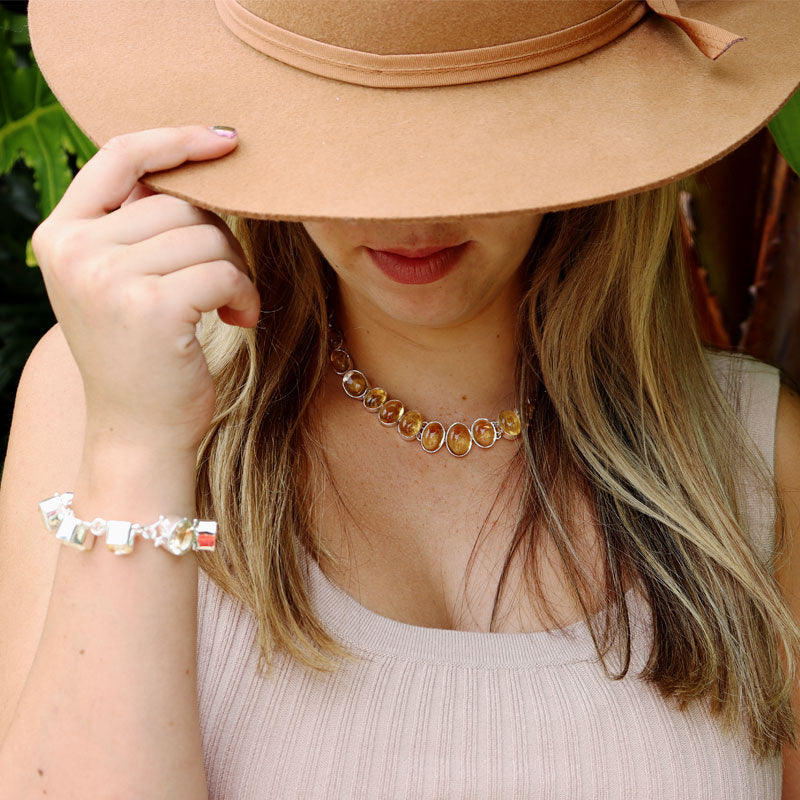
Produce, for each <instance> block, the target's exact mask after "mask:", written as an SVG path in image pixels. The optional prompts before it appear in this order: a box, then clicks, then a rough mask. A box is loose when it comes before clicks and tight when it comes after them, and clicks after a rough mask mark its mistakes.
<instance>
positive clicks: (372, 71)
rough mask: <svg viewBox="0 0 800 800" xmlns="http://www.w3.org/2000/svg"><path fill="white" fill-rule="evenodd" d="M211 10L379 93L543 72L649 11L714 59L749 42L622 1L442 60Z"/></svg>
mask: <svg viewBox="0 0 800 800" xmlns="http://www.w3.org/2000/svg"><path fill="white" fill-rule="evenodd" d="M214 2H215V3H216V7H217V12H218V13H219V16H220V18H221V19H222V22H223V23H224V24H225V25H226V27H227V28H228V29H229V30H230V31H231V32H232V33H233V34H235V35H236V36H237V37H238V38H239V39H241V40H242V41H243V42H245V43H247V44H248V45H250V46H251V47H253V48H255V49H256V50H258V51H259V52H261V53H264V55H267V56H270V57H271V58H274V59H276V60H278V61H282V62H283V63H285V64H289V65H290V66H292V67H297V68H298V69H302V70H305V71H307V72H313V73H314V74H315V75H320V76H322V77H325V78H333V79H335V80H338V81H344V82H345V83H355V84H359V85H361V86H375V87H379V88H380V87H386V88H411V87H426V86H451V85H454V84H463V83H478V82H481V81H489V80H495V79H496V78H507V77H511V76H513V75H522V74H525V73H528V72H534V71H536V70H540V69H546V68H547V67H552V66H555V65H556V64H562V63H564V62H565V61H570V60H572V59H574V58H578V57H580V56H583V55H586V54H587V53H591V52H592V51H593V50H596V49H597V48H599V47H602V46H603V45H605V44H608V43H609V42H611V41H613V40H614V39H616V38H618V37H619V36H621V35H622V34H623V33H625V32H626V31H627V30H629V29H630V28H632V27H633V26H634V25H635V24H636V23H637V22H638V21H639V20H640V19H641V18H642V17H643V16H644V15H645V14H646V13H647V12H648V10H652V11H653V12H655V13H656V14H658V15H659V16H661V17H663V18H665V19H668V20H670V21H672V22H674V23H675V24H676V25H678V26H679V27H680V28H681V29H682V30H683V31H684V32H685V33H686V34H687V35H688V36H689V38H690V39H691V40H692V42H694V44H695V45H696V46H697V47H698V49H699V50H700V51H701V52H702V53H703V54H704V55H705V56H707V57H708V58H711V59H715V58H717V57H719V56H720V55H721V54H722V53H724V52H725V51H726V50H727V49H728V48H729V47H730V46H731V45H732V44H735V43H736V42H738V41H742V40H743V39H744V38H745V37H744V36H738V35H737V34H734V33H730V32H728V31H726V30H723V29H722V28H720V27H718V26H716V25H711V24H710V23H707V22H703V21H701V20H696V19H690V18H688V17H684V16H683V15H682V14H681V12H680V9H679V8H678V5H677V2H676V0H619V2H618V3H616V5H614V6H612V7H611V8H609V9H608V10H606V11H604V12H602V13H601V14H598V15H597V16H594V17H592V18H591V19H588V20H586V21H585V22H580V23H578V24H577V25H571V26H570V27H568V28H564V29H562V30H559V31H555V32H553V33H547V34H544V35H541V36H534V37H532V38H530V39H522V40H521V41H518V42H508V43H504V44H498V45H492V46H490V47H478V48H472V49H466V50H450V51H444V52H439V53H401V54H382V53H370V52H366V51H364V50H353V49H350V48H347V47H339V46H338V45H334V44H330V43H329V42H323V41H320V40H318V39H311V38H309V37H307V36H302V35H301V34H298V33H295V32H293V31H290V30H288V29H286V28H282V27H281V26H279V25H275V24H274V23H272V22H269V21H268V20H266V19H263V18H262V17H259V16H258V15H257V14H253V13H252V12H251V11H249V10H248V9H246V8H244V7H243V6H242V5H241V4H240V3H239V2H238V0H214Z"/></svg>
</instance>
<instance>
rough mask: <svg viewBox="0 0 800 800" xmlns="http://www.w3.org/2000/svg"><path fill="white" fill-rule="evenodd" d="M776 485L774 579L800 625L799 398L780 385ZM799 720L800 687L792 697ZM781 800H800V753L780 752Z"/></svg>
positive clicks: (789, 750)
mask: <svg viewBox="0 0 800 800" xmlns="http://www.w3.org/2000/svg"><path fill="white" fill-rule="evenodd" d="M775 481H776V483H777V485H778V491H779V492H780V495H781V498H782V500H783V502H784V504H785V506H786V527H787V530H786V535H787V537H788V539H789V541H790V542H791V547H790V558H789V559H788V560H787V562H786V563H785V564H783V565H781V566H782V568H781V569H777V570H776V572H775V577H776V579H777V581H778V583H779V584H780V586H781V590H782V591H783V594H784V596H785V597H786V599H787V600H788V601H789V604H790V605H791V607H792V610H793V611H794V615H795V618H796V619H797V620H798V622H800V397H798V395H797V394H795V393H794V392H793V391H791V390H790V389H789V388H788V387H787V386H784V385H783V384H781V387H780V391H779V394H778V411H777V418H776V422H775ZM794 707H795V709H796V711H797V714H798V718H799V719H800V685H798V686H797V688H796V690H795V694H794ZM781 800H800V750H796V749H794V748H790V747H784V748H783V792H782V794H781Z"/></svg>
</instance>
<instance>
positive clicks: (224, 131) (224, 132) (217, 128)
mask: <svg viewBox="0 0 800 800" xmlns="http://www.w3.org/2000/svg"><path fill="white" fill-rule="evenodd" d="M209 130H210V131H213V132H214V133H216V134H217V136H225V137H226V138H228V139H233V138H234V137H235V136H236V128H229V127H228V126H227V125H211V126H209Z"/></svg>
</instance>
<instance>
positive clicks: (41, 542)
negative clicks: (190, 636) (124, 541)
mask: <svg viewBox="0 0 800 800" xmlns="http://www.w3.org/2000/svg"><path fill="white" fill-rule="evenodd" d="M84 407H85V406H84V396H83V382H82V380H81V377H80V372H79V371H78V367H77V364H76V363H75V360H74V359H73V357H72V353H71V352H70V350H69V347H68V345H67V342H66V340H65V339H64V336H63V334H62V332H61V329H60V327H59V326H58V325H55V326H54V327H53V328H51V329H50V330H49V331H48V332H47V333H46V334H45V335H44V336H43V337H42V338H41V339H40V340H39V342H38V343H37V345H36V347H35V348H34V350H33V352H32V353H31V355H30V356H29V358H28V361H27V362H26V364H25V368H24V370H23V373H22V377H21V379H20V382H19V385H18V387H17V395H16V400H15V404H14V413H13V417H12V421H11V430H10V433H9V440H8V450H7V453H6V457H5V461H4V464H3V473H2V480H1V481H0V641H2V643H3V646H2V647H0V675H2V676H3V680H2V681H0V741H2V739H3V737H4V735H5V731H6V729H7V727H8V724H9V722H10V720H11V715H12V714H13V711H14V708H15V707H16V703H17V699H18V698H19V695H20V693H21V691H22V688H23V685H24V681H25V678H26V677H27V674H28V671H29V669H30V666H31V663H32V661H33V656H34V654H35V652H36V648H37V646H38V643H39V636H40V634H41V631H42V626H43V624H44V618H45V615H46V613H47V605H48V603H49V600H50V592H51V588H52V584H53V577H54V575H55V568H56V560H57V556H58V548H59V547H60V545H59V544H58V543H57V542H56V541H55V540H54V539H53V535H52V534H51V533H49V532H48V531H47V530H46V529H45V527H44V523H43V522H42V518H41V514H40V513H39V509H38V506H37V503H38V502H39V501H40V500H42V499H44V498H45V497H48V496H50V495H52V494H53V492H55V491H57V490H58V491H69V490H70V488H71V486H72V483H73V482H74V480H75V478H76V476H77V471H78V466H79V461H80V457H81V448H82V445H83V431H84V424H85V423H84V413H85V412H84Z"/></svg>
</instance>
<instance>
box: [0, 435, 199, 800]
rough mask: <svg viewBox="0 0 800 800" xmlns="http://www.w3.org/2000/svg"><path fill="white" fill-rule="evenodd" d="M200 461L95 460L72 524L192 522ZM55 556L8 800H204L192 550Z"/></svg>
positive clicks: (96, 550) (2, 771)
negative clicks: (162, 518)
mask: <svg viewBox="0 0 800 800" xmlns="http://www.w3.org/2000/svg"><path fill="white" fill-rule="evenodd" d="M190 461H191V459H190V458H189V457H188V456H180V457H176V458H174V459H172V458H171V457H170V456H169V454H158V455H155V454H143V453H140V452H136V451H135V449H133V448H131V449H130V450H127V449H124V450H123V449H117V450H110V449H105V450H99V451H96V452H95V453H93V454H92V456H91V458H90V459H88V460H87V459H86V458H84V464H83V466H82V468H81V472H80V477H79V479H78V482H77V485H76V486H75V488H74V493H75V494H74V500H73V508H74V511H75V515H76V516H77V517H78V518H80V519H85V520H92V519H94V518H95V517H98V516H99V517H102V518H104V519H121V520H129V521H133V522H140V523H142V524H148V523H150V522H154V521H155V520H156V519H158V516H159V514H165V515H168V514H180V515H185V516H191V515H193V514H194V493H193V485H192V478H193V476H192V470H193V463H190ZM55 488H57V489H58V490H59V491H66V490H67V489H68V488H69V487H55ZM90 535H92V534H90ZM53 547H60V548H61V552H60V553H59V556H58V562H57V568H56V573H55V578H54V583H53V587H52V594H51V599H50V604H49V607H48V611H47V616H46V619H45V623H44V628H43V631H42V636H41V639H40V642H39V646H38V649H37V651H36V656H35V658H34V661H33V664H32V667H31V670H30V673H29V674H28V678H27V681H26V683H25V687H24V690H23V692H22V695H21V697H20V700H19V703H18V705H17V709H16V712H15V714H14V717H13V720H12V722H11V726H10V728H9V730H8V732H7V735H6V738H5V740H4V742H3V746H2V749H1V750H0V787H2V788H1V789H0V797H3V798H5V797H8V798H11V797H13V798H14V800H25V799H26V798H33V797H36V798H40V797H42V796H43V795H44V790H46V792H47V794H48V795H50V796H51V797H57V798H59V800H61V799H62V798H65V799H66V798H73V797H74V798H82V799H83V798H87V797H101V796H102V797H107V798H115V800H127V798H137V800H148V799H149V798H154V799H155V798H159V800H161V798H166V797H180V798H187V800H204V798H206V797H207V790H206V783H205V772H204V768H203V754H202V742H201V736H200V726H199V716H198V708H197V679H196V668H195V667H196V637H197V617H196V607H197V569H198V567H197V561H196V556H195V554H194V552H191V551H190V552H189V553H186V554H185V555H183V556H180V557H176V556H174V555H172V554H170V553H168V552H167V551H166V550H164V549H163V548H160V547H159V548H156V547H154V546H153V542H152V541H148V540H144V539H142V538H141V537H137V538H136V540H135V543H134V550H133V552H132V553H130V554H128V555H125V556H117V555H115V554H114V553H112V552H110V551H109V550H108V549H107V548H106V546H105V541H104V539H103V537H99V538H98V539H97V541H96V543H95V545H94V547H93V548H92V549H91V550H89V551H87V552H80V551H78V550H75V549H73V548H70V547H66V546H63V545H60V544H59V543H57V542H56V541H55V540H54V541H53Z"/></svg>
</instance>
